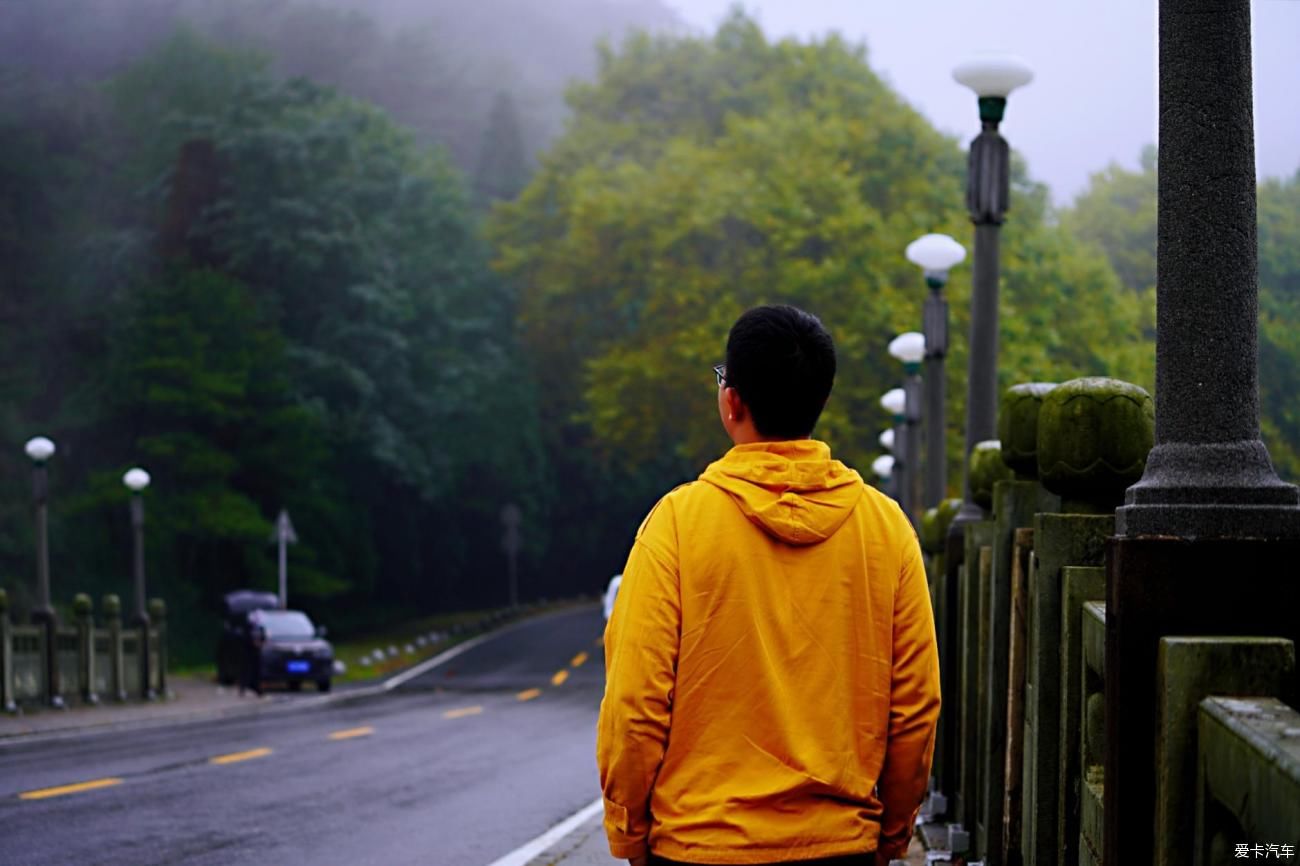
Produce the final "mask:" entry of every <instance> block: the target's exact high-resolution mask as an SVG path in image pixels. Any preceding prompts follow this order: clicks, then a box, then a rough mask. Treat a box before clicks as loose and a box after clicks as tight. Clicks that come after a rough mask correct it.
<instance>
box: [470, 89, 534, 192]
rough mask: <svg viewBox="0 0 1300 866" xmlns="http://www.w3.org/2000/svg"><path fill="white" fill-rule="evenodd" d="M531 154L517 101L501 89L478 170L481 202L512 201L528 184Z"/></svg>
mask: <svg viewBox="0 0 1300 866" xmlns="http://www.w3.org/2000/svg"><path fill="white" fill-rule="evenodd" d="M528 173H529V168H528V156H527V154H525V153H524V140H523V136H522V134H521V133H520V130H519V115H518V114H517V113H516V111H515V101H514V99H513V98H512V97H511V96H510V94H509V93H508V92H507V91H504V90H503V91H501V92H500V93H498V94H497V96H496V99H495V100H493V102H492V112H491V113H490V114H489V115H488V124H487V129H486V130H485V131H484V132H483V145H482V147H481V148H480V149H479V157H478V167H477V168H476V169H475V171H474V197H475V199H476V200H477V202H478V203H479V204H480V205H490V204H492V203H493V202H497V201H502V200H505V201H509V200H511V199H513V198H514V197H515V196H517V195H519V191H520V190H522V189H523V188H524V186H525V185H526V184H527V183H528Z"/></svg>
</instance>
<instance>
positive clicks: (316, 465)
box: [77, 263, 351, 652]
mask: <svg viewBox="0 0 1300 866" xmlns="http://www.w3.org/2000/svg"><path fill="white" fill-rule="evenodd" d="M112 345H113V348H112V353H111V355H110V360H109V372H108V386H109V387H108V388H107V389H106V396H107V397H108V398H109V399H110V400H111V403H110V406H111V408H110V409H109V411H108V412H107V413H106V414H107V415H108V417H107V418H105V419H104V422H103V427H104V428H105V429H108V430H115V431H119V432H118V433H117V436H118V438H120V439H121V440H122V441H121V442H120V443H118V448H117V453H118V454H120V455H122V456H121V457H119V459H123V458H125V460H128V461H130V462H140V463H142V464H143V465H145V466H146V467H148V469H149V472H150V473H151V474H152V475H153V484H152V486H151V490H150V493H149V497H150V505H151V507H150V518H149V519H150V530H149V539H150V550H151V553H152V558H153V560H154V561H155V563H156V564H158V565H159V566H161V567H159V568H155V569H151V572H152V574H153V575H154V578H153V591H154V592H156V593H158V594H160V595H163V596H165V597H167V598H169V599H170V600H172V602H173V604H172V610H173V611H174V612H175V617H176V622H177V626H178V631H177V633H178V634H180V635H186V634H189V633H191V631H193V627H194V626H195V625H196V624H197V623H200V622H202V621H203V620H204V618H205V617H204V614H205V613H207V612H209V611H214V610H216V609H217V606H218V603H219V599H220V596H221V594H222V593H224V592H226V591H229V590H232V589H236V588H240V587H248V586H253V587H257V586H261V587H271V586H274V580H275V576H274V562H273V560H272V558H271V557H269V556H268V555H267V550H266V540H267V534H268V532H269V531H270V527H271V520H272V519H273V518H274V516H275V514H276V513H277V511H278V509H279V508H280V507H281V506H288V507H290V508H292V509H293V510H294V513H295V518H296V519H297V521H298V524H299V529H300V531H301V536H302V538H303V544H301V545H300V546H299V547H298V548H295V551H294V554H295V569H294V592H295V595H300V596H304V597H306V598H307V599H308V600H310V599H313V598H315V599H318V600H319V599H324V598H329V597H330V596H332V595H337V594H339V593H341V592H344V591H346V590H349V589H351V585H350V582H349V581H348V580H347V579H345V578H344V577H343V576H344V575H348V574H349V572H350V569H349V568H348V565H350V564H351V563H349V562H348V558H347V557H346V556H344V555H342V554H343V551H342V550H341V548H345V547H346V542H342V543H340V540H341V539H343V538H345V535H344V533H343V532H342V530H343V525H344V518H343V515H342V513H341V512H342V509H341V508H340V507H339V506H338V505H336V504H334V502H335V501H337V499H338V498H339V497H340V496H341V495H342V491H340V490H338V489H337V485H335V484H333V483H331V481H330V476H329V473H328V472H327V471H326V458H327V456H328V449H327V447H326V445H325V442H326V437H325V435H324V432H325V431H324V429H323V424H322V419H321V418H320V417H319V415H318V413H317V412H314V411H313V410H312V409H311V408H310V407H309V406H307V405H305V404H304V403H302V402H300V401H299V400H298V399H297V397H296V396H295V395H294V393H293V389H292V386H291V383H290V381H289V378H288V368H287V359H286V355H285V345H284V341H283V339H282V338H281V337H280V336H279V334H278V333H277V332H276V330H275V328H274V326H273V325H272V324H271V323H270V322H269V321H268V320H267V317H266V315H265V312H264V311H263V310H262V309H261V308H260V305H259V304H258V303H257V301H256V299H255V297H254V296H253V294H252V293H251V292H250V291H249V289H248V287H247V286H245V285H243V284H242V283H240V282H238V281H237V280H233V279H231V278H229V277H226V276H223V275H221V274H217V273H212V272H210V271H200V270H191V269H188V268H187V267H185V266H184V265H183V264H180V263H177V264H173V265H171V266H169V267H168V268H167V269H166V270H165V271H164V272H163V273H161V274H160V275H159V276H158V277H156V278H155V279H153V280H150V281H149V282H147V283H145V284H142V285H140V286H138V287H137V288H136V290H135V291H134V292H133V293H132V296H131V300H130V302H129V303H128V304H127V306H126V308H125V309H124V310H123V311H122V322H121V324H120V325H119V327H118V329H117V330H116V333H115V335H114V338H113V341H112ZM118 475H120V472H118V471H112V472H104V471H102V470H101V472H100V473H98V474H97V475H96V476H93V477H92V479H91V484H90V490H91V492H90V493H89V494H87V495H84V496H82V497H80V498H79V500H78V502H77V509H78V510H79V511H80V512H82V513H85V514H87V515H93V514H94V513H95V512H96V511H97V510H98V509H100V508H104V507H111V505H110V503H111V502H112V501H113V500H120V498H121V492H120V483H119V482H118V481H117V476H118ZM308 603H309V604H310V601H308ZM185 648H186V649H190V650H191V652H192V651H193V647H192V646H191V645H189V644H188V642H186V646H185ZM202 648H203V649H204V650H206V649H207V648H208V647H207V646H206V643H205V644H203V646H202Z"/></svg>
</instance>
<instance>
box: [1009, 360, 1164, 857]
mask: <svg viewBox="0 0 1300 866" xmlns="http://www.w3.org/2000/svg"><path fill="white" fill-rule="evenodd" d="M1154 428H1155V409H1154V406H1153V404H1152V401H1151V396H1150V395H1149V394H1148V393H1147V392H1146V391H1144V390H1142V389H1141V388H1139V387H1137V386H1136V385H1130V384H1128V383H1127V382H1120V381H1118V380H1116V379H1103V378H1091V377H1090V378H1083V379H1073V380H1071V381H1069V382H1063V383H1062V384H1060V385H1057V386H1056V387H1055V388H1053V389H1052V390H1051V391H1050V392H1049V393H1048V394H1047V395H1046V397H1044V399H1043V405H1042V408H1041V409H1040V410H1039V416H1038V469H1039V477H1040V478H1041V479H1042V482H1043V486H1044V487H1046V488H1047V489H1048V490H1050V491H1052V492H1053V493H1056V494H1058V495H1059V496H1060V497H1061V512H1062V513H1059V514H1039V515H1037V516H1036V517H1035V520H1034V555H1035V556H1036V557H1037V560H1038V563H1037V568H1036V569H1035V570H1034V580H1033V581H1031V583H1030V585H1029V629H1028V657H1027V670H1026V686H1025V695H1026V710H1025V762H1024V770H1025V777H1024V788H1023V809H1024V813H1023V827H1024V856H1025V863H1026V864H1027V866H1057V864H1060V866H1075V863H1076V862H1077V858H1078V848H1077V846H1076V845H1075V840H1076V839H1077V838H1078V835H1079V796H1080V791H1079V784H1078V780H1079V778H1080V774H1079V769H1078V765H1077V762H1076V759H1075V753H1076V751H1077V745H1074V744H1076V743H1077V742H1078V741H1077V739H1076V737H1077V732H1076V731H1073V730H1071V731H1063V730H1062V724H1061V723H1062V719H1061V707H1062V704H1063V699H1062V698H1063V694H1062V693H1063V691H1065V690H1070V689H1078V688H1079V684H1078V670H1077V667H1076V666H1073V665H1069V664H1066V663H1065V661H1064V657H1063V656H1064V650H1065V647H1063V646H1062V643H1061V638H1062V633H1061V632H1062V629H1061V623H1062V617H1063V616H1064V615H1065V613H1066V610H1065V606H1064V602H1065V598H1064V586H1063V584H1062V580H1063V574H1062V570H1063V569H1064V567H1065V566H1068V565H1074V566H1099V565H1102V564H1104V562H1105V542H1106V539H1107V538H1108V537H1109V536H1111V535H1113V534H1114V532H1115V514H1114V509H1115V506H1116V505H1118V504H1119V503H1120V502H1121V501H1122V500H1123V496H1124V490H1125V488H1127V487H1128V486H1129V485H1130V484H1132V483H1133V482H1134V481H1136V480H1137V479H1138V478H1140V477H1141V476H1142V470H1143V468H1144V467H1145V465H1146V454H1147V452H1148V451H1149V450H1150V449H1151V442H1152V441H1153V439H1154V436H1155V432H1154ZM1063 677H1072V678H1073V679H1070V680H1066V679H1063ZM1063 749H1064V751H1062V750H1063ZM1063 769H1064V771H1065V772H1062V770H1063Z"/></svg>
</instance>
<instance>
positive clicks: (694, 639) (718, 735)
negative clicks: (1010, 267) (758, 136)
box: [597, 306, 940, 866]
mask: <svg viewBox="0 0 1300 866" xmlns="http://www.w3.org/2000/svg"><path fill="white" fill-rule="evenodd" d="M714 371H715V373H716V375H717V382H718V401H717V402H718V412H719V416H720V418H721V421H722V426H723V428H724V429H725V430H726V432H727V435H728V436H729V437H730V438H731V440H732V441H733V442H734V443H735V447H733V448H732V449H731V450H730V451H728V452H727V453H726V454H725V455H724V456H723V457H722V459H721V460H718V461H717V462H715V463H713V464H712V465H710V466H709V467H708V468H707V469H706V470H705V471H704V473H703V474H702V475H701V476H700V477H699V479H697V480H696V481H693V482H691V483H688V484H684V485H682V486H680V487H678V488H677V489H675V490H673V491H671V492H670V493H668V494H667V495H666V496H664V497H663V498H662V499H660V500H659V502H658V503H657V504H656V505H655V507H654V508H653V509H651V511H650V514H649V515H648V516H647V517H646V519H645V521H644V523H642V525H641V528H640V530H639V531H638V532H637V534H636V540H635V542H634V543H633V546H632V551H631V553H630V554H629V556H628V560H627V565H626V567H625V568H624V570H623V579H622V582H621V586H620V589H619V593H618V598H617V600H616V602H615V604H614V612H613V616H612V617H611V619H610V621H609V624H608V626H607V627H606V630H605V664H606V685H605V694H604V699H603V700H602V702H601V708H600V721H599V728H598V732H597V759H598V763H599V767H600V782H601V787H602V789H603V793H604V798H605V831H606V834H607V836H608V838H609V848H610V852H611V853H612V854H613V855H614V856H615V857H619V858H626V859H627V860H628V861H629V862H630V863H632V864H634V866H642V864H646V863H650V864H673V863H695V864H715V863H745V864H769V863H786V862H794V861H798V862H802V863H824V864H831V863H834V864H844V866H847V864H863V866H870V864H873V863H874V864H878V866H886V864H888V862H889V860H890V859H891V858H893V857H901V856H903V853H904V852H905V850H906V848H907V844H908V842H909V841H910V838H911V832H912V824H913V821H914V820H915V817H916V812H917V810H918V808H919V806H920V803H921V799H922V797H923V796H924V794H925V791H926V787H927V782H928V779H929V774H930V760H931V755H932V752H933V748H934V732H935V724H936V721H937V719H938V714H939V700H940V698H939V662H938V652H937V648H936V643H935V634H934V620H933V615H932V613H931V610H930V599H929V592H928V590H927V587H926V580H925V573H924V570H923V566H922V562H921V553H920V548H919V545H918V543H917V539H916V534H915V532H914V531H913V530H912V527H911V524H910V523H909V522H908V520H907V518H906V516H904V514H903V512H902V511H901V510H900V509H899V507H898V506H897V505H896V504H895V503H894V502H893V501H892V500H890V499H888V498H887V497H885V496H884V495H883V494H881V493H879V492H878V491H876V490H875V489H873V488H871V487H869V486H868V485H867V484H865V483H864V482H863V480H862V478H861V477H860V476H859V475H858V473H857V472H855V471H854V470H852V469H850V468H848V467H847V466H845V465H844V464H843V463H841V462H840V461H838V460H834V459H832V458H831V453H830V448H829V447H828V446H827V445H826V444H825V443H823V442H819V441H816V440H814V439H812V438H811V435H812V431H813V427H814V425H815V424H816V422H817V419H818V417H819V416H820V414H821V411H822V408H823V407H824V405H825V403H826V400H827V398H828V397H829V396H830V392H831V386H832V384H833V381H834V377H835V349H834V345H833V343H832V341H831V337H830V334H829V333H827V331H826V329H825V328H824V327H823V326H822V324H821V322H820V321H819V320H818V319H817V318H816V317H814V316H812V315H810V314H808V313H806V312H804V311H802V310H799V309H796V308H794V307H787V306H779V307H757V308H755V309H752V310H750V311H748V312H746V313H745V314H744V315H742V316H741V317H740V319H739V320H738V321H737V322H736V323H735V325H734V326H733V327H732V329H731V332H730V334H729V336H728V339H727V348H726V363H725V364H723V365H719V366H718V367H716V368H714Z"/></svg>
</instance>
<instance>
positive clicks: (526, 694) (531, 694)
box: [515, 689, 542, 701]
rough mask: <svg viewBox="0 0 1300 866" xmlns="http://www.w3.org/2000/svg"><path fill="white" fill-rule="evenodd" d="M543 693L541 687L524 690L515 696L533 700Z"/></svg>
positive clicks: (522, 699) (524, 699)
mask: <svg viewBox="0 0 1300 866" xmlns="http://www.w3.org/2000/svg"><path fill="white" fill-rule="evenodd" d="M541 693H542V690H541V689H525V690H524V691H522V692H520V693H519V694H517V695H515V697H517V698H519V700H521V701H531V700H532V699H533V698H535V697H537V696H538V695H540V694H541Z"/></svg>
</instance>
